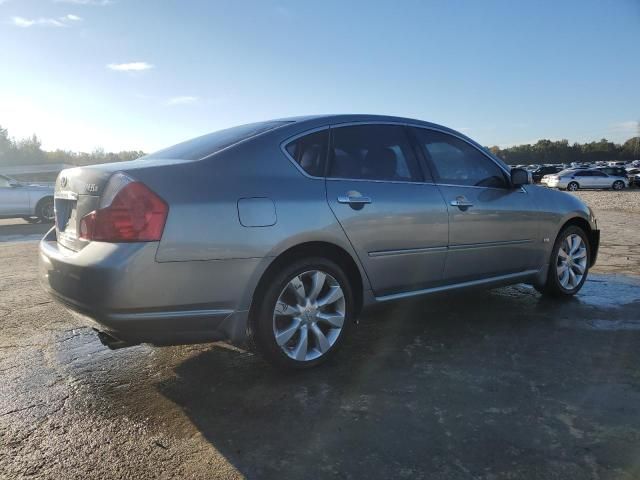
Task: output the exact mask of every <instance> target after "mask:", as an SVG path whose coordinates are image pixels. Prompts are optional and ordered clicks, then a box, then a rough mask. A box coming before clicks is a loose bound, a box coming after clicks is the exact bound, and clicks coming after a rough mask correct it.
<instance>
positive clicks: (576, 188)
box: [567, 182, 580, 192]
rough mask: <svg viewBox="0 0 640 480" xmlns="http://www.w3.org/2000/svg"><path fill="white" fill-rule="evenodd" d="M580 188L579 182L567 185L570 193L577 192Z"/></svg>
mask: <svg viewBox="0 0 640 480" xmlns="http://www.w3.org/2000/svg"><path fill="white" fill-rule="evenodd" d="M578 188H580V185H578V182H569V185H567V190H569V191H570V192H575V191H576V190H578Z"/></svg>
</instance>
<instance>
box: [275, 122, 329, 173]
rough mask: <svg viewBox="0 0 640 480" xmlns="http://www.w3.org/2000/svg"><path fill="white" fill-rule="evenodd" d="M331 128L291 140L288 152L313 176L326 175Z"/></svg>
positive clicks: (287, 147) (286, 148) (287, 148)
mask: <svg viewBox="0 0 640 480" xmlns="http://www.w3.org/2000/svg"><path fill="white" fill-rule="evenodd" d="M328 143H329V130H328V129H326V130H321V131H319V132H314V133H310V134H309V135H305V136H304V137H300V138H297V139H295V140H293V141H292V142H289V143H288V144H287V146H286V147H285V150H286V151H287V153H288V154H289V155H290V156H291V158H293V160H294V161H295V162H296V163H297V164H298V165H300V168H302V169H303V170H304V171H305V172H307V173H308V174H309V175H311V176H313V177H322V176H324V162H325V159H326V158H327V146H328Z"/></svg>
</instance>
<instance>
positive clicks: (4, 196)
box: [0, 175, 55, 223]
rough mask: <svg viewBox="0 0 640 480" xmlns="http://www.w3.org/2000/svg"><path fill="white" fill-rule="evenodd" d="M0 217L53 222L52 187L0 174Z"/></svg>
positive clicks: (32, 221)
mask: <svg viewBox="0 0 640 480" xmlns="http://www.w3.org/2000/svg"><path fill="white" fill-rule="evenodd" d="M0 218H24V219H25V220H27V221H28V222H31V223H34V222H38V221H40V222H46V223H51V222H53V221H54V219H55V213H54V208H53V187H50V186H46V185H30V184H28V183H22V182H19V181H17V180H14V179H13V178H10V177H7V176H5V175H0Z"/></svg>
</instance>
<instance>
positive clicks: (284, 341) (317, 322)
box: [250, 258, 354, 369]
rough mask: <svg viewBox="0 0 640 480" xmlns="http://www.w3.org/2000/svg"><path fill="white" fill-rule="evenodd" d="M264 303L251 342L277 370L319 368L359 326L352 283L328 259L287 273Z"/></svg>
mask: <svg viewBox="0 0 640 480" xmlns="http://www.w3.org/2000/svg"><path fill="white" fill-rule="evenodd" d="M260 300H261V301H262V303H261V305H260V306H259V307H258V308H257V309H256V311H255V318H254V319H252V329H251V330H252V332H251V339H250V340H251V341H252V343H253V344H254V345H255V346H256V348H257V350H258V351H259V352H260V353H261V354H262V355H263V357H264V358H265V359H266V360H267V361H269V362H270V363H271V364H273V365H275V366H277V367H281V368H294V369H305V368H311V367H314V366H316V365H319V364H320V363H322V362H324V361H325V360H327V359H328V358H329V357H330V356H331V355H333V353H334V352H335V351H336V350H337V349H338V347H339V346H340V344H341V343H342V340H343V338H344V336H345V335H346V333H347V332H348V330H349V329H350V328H351V326H352V324H353V306H354V297H353V292H352V289H351V285H350V284H349V280H348V278H347V276H346V274H345V273H344V272H343V270H342V268H340V266H338V265H337V264H336V263H334V262H332V261H331V260H327V259H324V258H309V259H302V260H298V261H297V262H295V263H293V264H292V265H290V266H288V267H285V268H283V269H282V270H280V271H279V272H278V273H276V274H275V275H274V277H273V278H272V279H271V281H270V282H269V286H268V287H267V288H266V291H265V292H264V296H263V297H262V299H260Z"/></svg>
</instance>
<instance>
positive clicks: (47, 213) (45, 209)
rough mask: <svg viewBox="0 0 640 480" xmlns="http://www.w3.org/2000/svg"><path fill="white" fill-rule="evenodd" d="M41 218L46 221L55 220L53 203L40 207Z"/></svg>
mask: <svg viewBox="0 0 640 480" xmlns="http://www.w3.org/2000/svg"><path fill="white" fill-rule="evenodd" d="M42 218H44V219H45V220H47V221H52V220H53V219H54V218H55V208H54V206H53V203H51V202H48V203H45V204H44V205H43V206H42Z"/></svg>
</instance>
